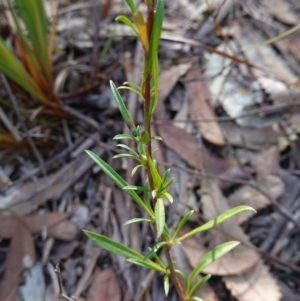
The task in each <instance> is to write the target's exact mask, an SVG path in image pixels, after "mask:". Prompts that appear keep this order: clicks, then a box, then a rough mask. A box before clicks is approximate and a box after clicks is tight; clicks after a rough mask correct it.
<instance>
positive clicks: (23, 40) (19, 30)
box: [7, 0, 44, 80]
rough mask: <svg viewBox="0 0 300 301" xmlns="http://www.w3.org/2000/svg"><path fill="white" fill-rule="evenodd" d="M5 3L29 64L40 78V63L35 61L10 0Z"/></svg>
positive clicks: (41, 74)
mask: <svg viewBox="0 0 300 301" xmlns="http://www.w3.org/2000/svg"><path fill="white" fill-rule="evenodd" d="M7 4H8V7H9V10H10V13H11V15H12V18H13V20H14V23H15V26H16V30H17V35H18V37H19V38H20V40H21V43H22V45H23V47H24V50H25V51H26V54H27V55H28V57H29V59H30V62H31V64H32V65H33V66H34V69H35V70H36V71H37V73H38V74H39V75H40V77H41V79H42V77H43V72H42V70H41V66H40V63H39V62H38V61H37V58H36V56H35V54H34V53H33V52H32V47H31V46H30V44H31V42H30V40H29V38H28V37H27V36H25V34H24V30H23V29H22V28H21V25H20V22H19V19H18V17H17V14H16V12H15V9H14V8H13V5H12V3H11V0H7ZM43 80H44V79H43Z"/></svg>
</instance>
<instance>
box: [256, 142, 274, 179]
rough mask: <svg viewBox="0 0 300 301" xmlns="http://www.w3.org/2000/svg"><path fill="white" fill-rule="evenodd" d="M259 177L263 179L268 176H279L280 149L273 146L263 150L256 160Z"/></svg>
mask: <svg viewBox="0 0 300 301" xmlns="http://www.w3.org/2000/svg"><path fill="white" fill-rule="evenodd" d="M255 167H256V170H257V176H258V177H259V178H260V179H262V178H264V177H265V176H266V175H278V172H279V170H280V166H279V149H278V147H276V146H272V147H270V148H268V149H265V150H263V151H262V152H261V153H260V154H259V155H258V156H257V157H256V160H255Z"/></svg>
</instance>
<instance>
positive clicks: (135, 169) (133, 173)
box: [131, 164, 143, 177]
mask: <svg viewBox="0 0 300 301" xmlns="http://www.w3.org/2000/svg"><path fill="white" fill-rule="evenodd" d="M140 167H143V165H141V164H139V165H137V166H135V167H134V168H133V170H132V171H131V176H132V177H133V176H134V175H135V173H136V172H137V170H138V169H139V168H140Z"/></svg>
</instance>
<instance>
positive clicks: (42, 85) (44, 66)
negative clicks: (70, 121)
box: [0, 0, 67, 117]
mask: <svg viewBox="0 0 300 301" xmlns="http://www.w3.org/2000/svg"><path fill="white" fill-rule="evenodd" d="M7 5H8V8H9V11H10V14H11V17H12V19H13V23H14V26H15V29H16V35H15V36H14V45H15V49H16V53H17V56H16V55H15V54H14V53H13V52H12V50H10V49H9V48H8V47H7V45H6V44H5V42H4V40H3V39H2V38H1V37H0V72H3V73H4V74H5V75H6V76H7V77H8V78H9V79H10V80H11V81H13V82H14V83H16V84H17V85H19V86H20V87H21V88H23V89H24V90H25V91H26V92H28V93H29V94H31V95H32V96H34V97H35V98H36V99H37V100H38V101H39V102H40V103H42V104H43V106H44V110H43V112H44V113H48V114H54V115H57V116H61V117H66V116H67V114H66V113H65V112H64V111H63V109H62V106H61V103H60V100H59V99H58V97H57V95H56V94H55V93H54V90H53V75H52V40H53V31H51V32H50V33H49V26H48V20H47V18H46V14H45V11H44V8H43V3H42V0H26V1H23V0H15V1H14V3H13V2H12V0H7ZM23 25H24V26H23ZM23 28H24V29H23Z"/></svg>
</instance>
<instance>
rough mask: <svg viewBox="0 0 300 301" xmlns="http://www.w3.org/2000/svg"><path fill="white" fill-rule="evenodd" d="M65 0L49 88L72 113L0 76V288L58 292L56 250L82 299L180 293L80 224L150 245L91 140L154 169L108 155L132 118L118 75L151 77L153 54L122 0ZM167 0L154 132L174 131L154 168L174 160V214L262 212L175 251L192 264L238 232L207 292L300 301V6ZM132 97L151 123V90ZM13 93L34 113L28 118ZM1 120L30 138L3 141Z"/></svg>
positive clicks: (18, 293) (226, 299) (132, 106)
mask: <svg viewBox="0 0 300 301" xmlns="http://www.w3.org/2000/svg"><path fill="white" fill-rule="evenodd" d="M49 2H51V1H49ZM59 2H60V5H59V7H58V14H57V20H56V38H55V43H54V46H55V47H54V56H53V72H54V76H55V81H54V87H55V91H56V93H57V95H58V97H59V99H61V101H62V103H63V107H64V110H65V111H66V112H67V113H68V114H69V116H70V118H65V119H62V118H59V117H57V116H48V115H43V114H42V113H41V106H40V105H39V104H36V103H35V102H34V101H32V99H31V100H30V105H28V101H27V99H28V98H29V96H28V95H27V94H26V93H25V92H24V91H22V90H21V89H20V88H19V87H18V86H16V85H14V84H12V83H10V86H9V88H8V87H7V85H5V81H4V80H3V77H2V78H1V79H2V80H0V101H1V103H0V105H1V107H0V301H19V300H23V301H33V300H34V301H43V300H45V301H58V300H59V293H60V291H59V282H58V277H57V275H56V273H55V265H56V264H57V263H60V269H61V278H62V284H63V287H64V290H65V292H66V295H67V296H74V298H76V300H77V301H106V300H110V301H119V300H124V301H125V300H126V301H129V300H135V301H141V300H147V301H151V300H153V301H163V300H172V301H173V300H174V301H175V300H178V299H177V295H176V292H175V290H174V289H173V288H172V287H171V290H170V293H169V296H168V297H167V298H166V297H165V295H164V288H163V281H162V278H161V277H160V276H159V275H154V274H153V273H152V272H149V271H147V270H145V269H142V268H141V269H139V268H136V267H133V266H132V265H131V264H130V263H128V262H126V261H124V260H122V259H120V258H119V257H117V256H113V255H111V254H109V253H107V252H106V251H104V250H101V249H100V248H97V247H96V246H95V245H94V244H93V243H92V242H91V241H90V240H88V239H87V237H86V236H85V235H84V233H83V232H82V229H87V230H92V231H95V232H97V233H101V234H105V235H107V236H109V237H111V238H113V239H115V240H118V241H121V242H123V243H126V244H127V245H128V246H130V247H131V248H133V249H135V250H137V251H139V252H141V253H143V254H146V253H147V252H148V248H149V247H151V246H153V244H154V243H155V238H154V237H153V233H152V231H151V228H150V227H149V226H148V225H147V224H131V225H128V226H123V224H124V223H125V222H126V221H127V220H128V219H130V218H134V217H136V216H139V212H138V211H137V208H136V207H135V205H134V203H133V202H132V201H131V200H130V199H129V198H128V197H126V196H125V195H124V193H123V192H122V191H120V190H119V189H118V188H117V187H115V186H114V185H113V184H112V182H111V181H110V180H109V179H108V178H107V177H106V176H105V174H104V173H103V172H102V171H100V169H99V168H98V167H96V166H95V164H94V162H93V161H92V160H91V159H90V158H89V157H88V156H87V155H86V153H85V152H84V150H86V149H89V150H92V151H94V152H95V153H97V154H98V155H99V156H101V157H102V158H103V159H104V160H106V161H107V162H109V163H110V164H112V166H113V167H114V169H115V170H116V171H118V173H120V174H121V175H122V176H124V178H125V179H126V181H127V182H128V183H130V184H132V185H134V184H136V183H139V181H140V180H141V178H142V177H143V175H142V174H139V173H138V172H137V173H136V176H135V177H133V178H132V177H131V175H130V172H127V171H128V170H129V171H130V170H131V169H132V168H133V166H134V165H133V162H131V161H130V160H125V159H115V160H112V157H113V156H114V155H115V154H117V153H119V152H120V150H119V149H118V148H117V147H116V145H117V142H116V141H115V140H112V138H113V137H114V136H115V135H116V134H120V133H123V132H124V131H126V129H125V126H124V123H123V121H122V118H121V116H120V114H119V112H118V109H117V107H116V104H115V103H114V100H113V98H112V95H111V92H110V88H109V80H113V81H114V82H115V84H116V85H117V86H119V85H121V84H122V83H123V82H124V81H132V82H135V83H139V82H140V75H141V72H142V67H143V51H142V47H141V45H140V44H139V43H138V42H137V40H136V38H135V37H134V36H133V35H132V34H131V33H130V31H128V29H127V28H126V27H125V26H124V25H123V24H120V23H117V22H115V21H114V19H115V17H116V16H117V15H119V14H124V15H127V14H128V13H129V11H128V9H127V8H126V6H125V3H124V1H123V0H115V1H110V0H105V1H96V0H94V1H93V0H90V1H84V0H82V1H81V0H80V1H71V0H64V1H59ZM45 3H46V4H47V2H45ZM100 3H101V4H100ZM165 5H166V14H165V19H164V24H163V33H162V39H161V42H160V47H159V63H160V78H159V90H160V99H159V105H158V109H157V111H156V113H155V116H154V120H153V132H154V133H156V134H157V135H159V136H160V137H162V139H163V140H162V141H160V142H159V143H158V142H157V147H158V151H157V152H156V153H155V159H156V160H157V162H158V166H159V170H160V171H164V170H165V169H166V168H171V170H172V172H171V173H172V175H173V176H174V177H175V184H174V185H173V186H172V188H171V192H172V195H173V196H174V203H173V205H171V206H169V207H168V208H167V223H168V225H170V227H171V228H172V227H174V225H175V224H176V223H177V222H178V220H179V218H180V217H182V216H184V215H185V214H186V213H187V212H188V211H190V210H191V209H193V210H194V211H195V212H194V214H193V216H192V219H191V222H190V223H189V224H188V227H190V228H191V227H195V226H198V225H201V224H202V223H203V222H204V221H206V220H209V219H211V218H214V217H215V216H217V215H219V214H220V213H222V212H223V211H224V210H226V209H229V208H231V207H234V206H237V205H248V206H252V207H253V208H255V209H256V210H257V213H256V214H254V213H243V214H241V215H238V216H237V217H235V218H233V219H231V220H229V221H227V222H226V223H224V224H222V225H221V226H219V227H218V228H215V229H213V230H211V231H208V232H207V233H205V235H203V236H195V237H193V238H190V239H187V240H186V241H185V242H184V243H183V244H182V246H181V247H180V248H177V249H176V250H175V251H174V254H173V256H174V258H175V260H176V264H178V266H179V267H180V268H181V269H183V270H186V271H190V270H191V269H192V267H194V266H195V264H196V263H197V261H198V260H199V259H200V258H201V256H203V254H205V253H206V252H207V251H208V250H209V249H211V248H212V247H214V246H215V245H217V244H220V243H222V242H225V241H229V240H237V241H240V242H241V244H240V246H238V247H237V248H236V249H235V250H234V251H232V252H231V253H229V254H228V255H226V256H224V257H223V258H222V259H220V260H219V261H217V262H216V263H214V264H212V265H211V266H209V267H208V268H207V269H205V273H209V274H212V278H211V279H210V280H209V282H208V284H206V285H204V286H203V287H202V288H201V289H200V290H199V291H198V292H197V295H198V296H199V297H201V298H202V299H203V300H205V301H217V300H219V301H236V300H238V301H279V300H282V301H298V300H300V276H299V275H300V251H299V246H300V178H299V176H300V30H298V31H296V30H295V31H294V32H293V33H291V34H289V35H286V34H285V33H286V32H287V31H288V30H290V29H294V28H295V27H296V29H297V26H298V27H299V23H300V3H299V1H298V0H261V1H258V0H247V1H238V0H224V1H223V0H207V1H203V0H202V1H200V0H199V1H188V0H176V1H174V0H173V1H171V0H165ZM0 6H1V11H0V20H1V21H0V33H1V36H2V37H3V38H4V39H5V40H6V41H9V39H10V35H11V33H12V30H11V28H10V24H9V21H8V19H7V18H6V16H7V14H9V11H8V10H6V9H5V6H4V5H3V4H1V3H0ZM46 7H48V6H46ZM140 7H141V10H142V11H143V9H144V6H143V4H140ZM299 29H300V27H299ZM122 94H123V95H124V98H125V99H126V101H127V105H128V107H129V111H130V113H131V114H132V115H134V116H135V120H136V122H137V123H138V124H140V123H141V116H142V103H141V101H140V99H138V98H137V96H136V94H134V93H131V92H130V91H125V92H124V93H123V92H122ZM12 97H13V98H14V99H15V100H16V101H17V103H18V108H19V110H21V111H22V112H23V111H24V112H27V113H30V114H27V115H23V118H21V119H20V114H17V112H16V110H15V108H14V107H12V105H11V102H12ZM24 116H25V117H24ZM22 124H23V125H26V126H25V127H24V126H21V125H22ZM1 133H2V134H3V133H6V135H11V137H12V138H16V137H17V138H19V139H12V140H9V141H6V140H3V139H2V140H1V137H2V136H1ZM30 142H33V143H34V144H35V146H34V147H33V146H32V143H30Z"/></svg>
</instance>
